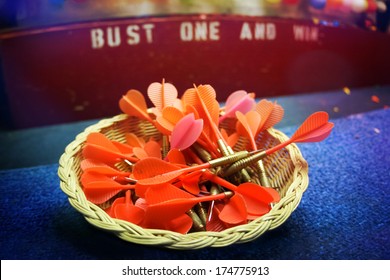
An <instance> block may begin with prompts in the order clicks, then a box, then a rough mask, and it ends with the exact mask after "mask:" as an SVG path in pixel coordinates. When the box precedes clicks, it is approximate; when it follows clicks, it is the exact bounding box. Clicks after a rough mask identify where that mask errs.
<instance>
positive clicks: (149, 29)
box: [142, 23, 154, 44]
mask: <svg viewBox="0 0 390 280" xmlns="http://www.w3.org/2000/svg"><path fill="white" fill-rule="evenodd" d="M142 28H143V29H144V30H145V35H146V42H148V43H149V44H150V43H152V42H153V35H152V34H153V33H152V29H153V28H154V24H153V23H148V24H144V25H142Z"/></svg>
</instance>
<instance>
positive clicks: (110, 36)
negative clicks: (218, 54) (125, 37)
mask: <svg viewBox="0 0 390 280" xmlns="http://www.w3.org/2000/svg"><path fill="white" fill-rule="evenodd" d="M120 44H121V34H120V29H119V26H116V27H114V28H112V27H108V28H107V45H109V46H110V47H117V46H119V45H120Z"/></svg>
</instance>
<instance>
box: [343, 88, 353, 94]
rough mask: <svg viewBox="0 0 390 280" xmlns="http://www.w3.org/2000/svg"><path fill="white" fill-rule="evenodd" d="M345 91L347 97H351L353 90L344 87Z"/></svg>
mask: <svg viewBox="0 0 390 280" xmlns="http://www.w3.org/2000/svg"><path fill="white" fill-rule="evenodd" d="M343 91H344V93H345V94H346V95H351V90H350V89H349V87H343Z"/></svg>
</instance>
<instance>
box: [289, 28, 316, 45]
mask: <svg viewBox="0 0 390 280" xmlns="http://www.w3.org/2000/svg"><path fill="white" fill-rule="evenodd" d="M293 32H294V39H295V40H296V41H305V42H315V41H318V32H319V30H318V28H317V27H310V26H303V25H294V26H293Z"/></svg>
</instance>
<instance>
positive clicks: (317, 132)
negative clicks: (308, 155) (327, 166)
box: [222, 112, 334, 177]
mask: <svg viewBox="0 0 390 280" xmlns="http://www.w3.org/2000/svg"><path fill="white" fill-rule="evenodd" d="M328 120H329V116H328V114H327V113H326V112H316V113H313V114H312V115H310V116H309V117H308V118H307V119H306V120H305V121H304V122H303V123H302V124H301V126H300V127H299V128H298V129H297V131H296V132H295V133H294V134H293V136H291V138H290V139H289V140H287V141H285V142H282V143H280V144H279V145H276V146H275V147H272V148H270V149H268V150H258V151H252V152H249V153H250V154H251V156H249V157H247V158H244V159H242V160H238V161H236V162H235V163H233V164H232V165H230V166H229V167H228V168H226V169H225V170H223V172H222V174H223V176H224V177H226V176H229V175H231V174H233V173H235V172H237V171H239V170H241V169H242V168H245V167H246V166H248V165H250V164H252V163H254V162H256V161H259V160H260V159H262V158H264V157H265V156H267V155H270V154H272V153H274V152H276V151H279V150H280V149H282V148H284V147H286V146H287V145H289V144H291V143H308V142H319V141H322V140H324V139H325V138H326V137H328V136H329V134H330V133H331V131H332V128H333V126H334V124H333V123H331V122H328Z"/></svg>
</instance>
